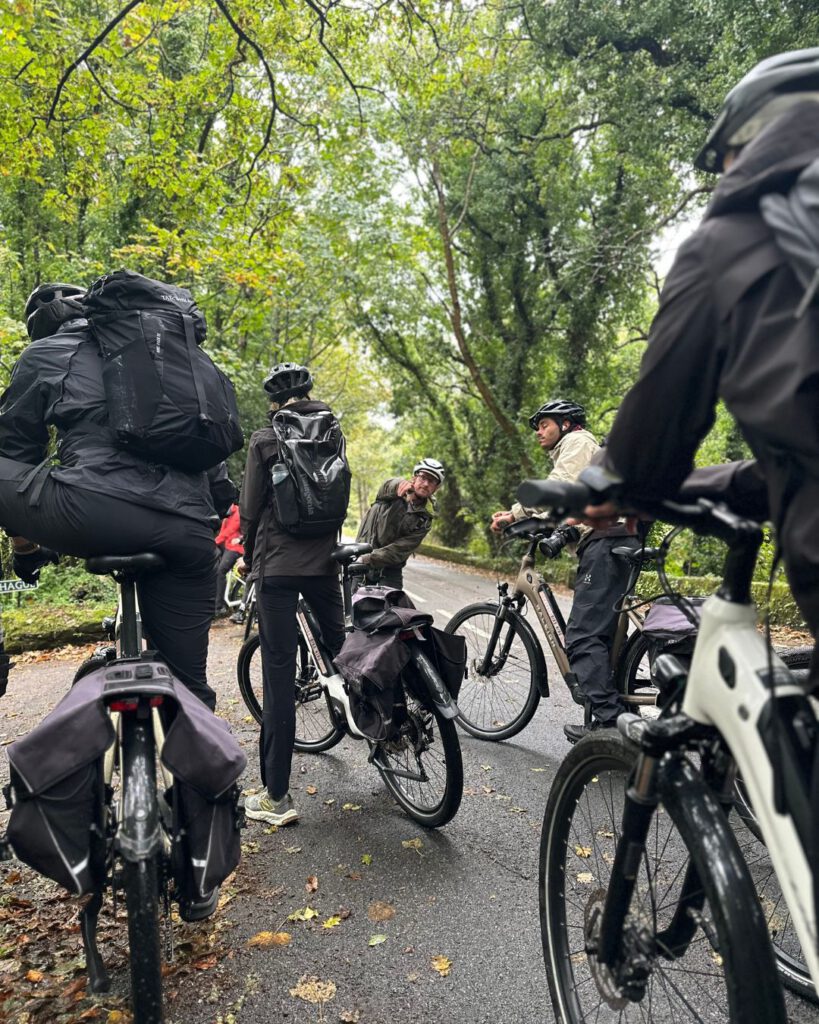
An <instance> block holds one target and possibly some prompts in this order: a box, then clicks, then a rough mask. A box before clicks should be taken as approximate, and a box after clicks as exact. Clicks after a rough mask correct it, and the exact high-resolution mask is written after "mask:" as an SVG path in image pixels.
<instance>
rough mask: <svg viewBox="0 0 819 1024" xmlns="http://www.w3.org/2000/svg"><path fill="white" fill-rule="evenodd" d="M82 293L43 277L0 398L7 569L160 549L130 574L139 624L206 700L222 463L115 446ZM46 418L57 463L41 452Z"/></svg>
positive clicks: (225, 484)
mask: <svg viewBox="0 0 819 1024" xmlns="http://www.w3.org/2000/svg"><path fill="white" fill-rule="evenodd" d="M84 294H85V289H84V288H81V287H79V286H77V285H71V284H43V285H40V286H39V287H37V288H35V289H34V291H33V292H32V293H31V295H30V296H29V299H28V301H27V303H26V307H25V317H26V328H27V330H28V334H29V337H30V338H31V344H30V345H29V346H28V348H26V349H25V351H24V352H23V354H22V355H21V357H20V359H19V361H18V362H17V365H16V366H15V368H14V372H13V374H12V378H11V382H10V384H9V386H8V388H7V389H6V391H5V392H4V394H3V395H2V396H0V526H2V528H3V529H4V530H5V531H6V533H7V534H9V535H10V536H11V537H12V542H13V546H14V571H15V572H16V573H17V575H18V576H20V578H21V579H24V580H27V581H33V580H35V579H36V578H37V576H38V575H39V572H40V569H41V567H42V566H43V565H44V564H46V563H47V562H49V561H55V560H56V555H55V554H54V550H52V549H56V550H57V551H60V552H62V553H64V554H68V555H77V556H79V557H82V558H87V557H89V556H91V555H113V554H118V555H123V554H130V553H135V552H139V551H155V552H156V553H157V554H159V555H162V557H163V558H164V559H165V562H166V567H165V568H164V569H163V570H162V571H160V572H155V573H151V574H148V575H146V576H144V577H142V578H141V579H140V581H139V598H140V605H141V610H142V616H143V621H144V625H145V629H146V632H147V633H148V634H149V635H150V637H151V642H152V644H153V645H154V646H155V648H156V649H157V650H158V651H159V653H160V655H161V656H162V658H163V659H164V660H165V661H166V662H167V664H168V666H169V667H170V669H171V671H172V672H173V674H174V675H175V676H176V677H177V678H178V679H180V680H181V681H182V682H183V683H184V684H185V685H186V686H187V687H188V688H189V689H190V690H191V691H192V692H193V693H195V694H196V695H197V697H199V698H200V699H201V700H202V701H204V703H205V704H207V705H208V707H210V708H211V709H212V708H213V707H215V704H216V694H215V693H214V691H213V690H212V689H211V688H210V686H208V683H207V674H206V669H207V654H208V630H209V629H210V623H211V619H212V617H213V588H214V575H215V566H214V558H213V531H214V526H215V525H217V524H218V520H219V514H224V513H225V512H226V511H227V509H228V508H229V506H230V503H231V502H232V501H233V500H234V498H235V496H236V489H235V488H234V486H233V484H232V483H231V482H230V479H229V478H228V475H227V470H226V468H225V466H224V464H221V465H220V466H219V467H217V468H216V469H215V470H212V471H211V472H210V473H208V474H206V473H204V472H202V473H185V472H182V471H181V470H178V469H173V468H170V467H168V466H160V465H153V464H151V463H148V462H146V461H145V460H144V459H141V458H139V457H138V456H136V455H132V454H130V453H129V452H126V451H123V450H122V449H121V448H119V447H118V446H117V444H116V439H115V437H114V436H113V434H112V432H111V430H110V429H109V427H108V425H107V424H108V414H107V406H106V399H105V392H104V388H103V381H102V360H101V359H100V352H99V347H98V346H97V344H96V342H95V341H94V339H93V338H92V337H91V334H90V332H89V330H88V323H87V321H86V320H85V319H84V318H83V314H82V307H81V304H80V299H81V298H82V296H83V295H84ZM51 427H53V428H54V429H55V431H56V435H57V456H58V460H59V465H57V466H52V465H51V464H50V458H49V455H48V448H49V428H51Z"/></svg>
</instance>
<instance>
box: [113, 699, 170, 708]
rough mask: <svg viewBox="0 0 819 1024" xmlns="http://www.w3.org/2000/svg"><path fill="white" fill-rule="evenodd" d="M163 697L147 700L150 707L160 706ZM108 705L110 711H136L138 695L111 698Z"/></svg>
mask: <svg viewBox="0 0 819 1024" xmlns="http://www.w3.org/2000/svg"><path fill="white" fill-rule="evenodd" d="M164 700H165V698H164V697H151V699H150V701H149V702H148V703H149V704H150V706H151V707H152V708H158V707H161V705H162V703H163V701H164ZM108 707H109V708H110V709H111V710H112V711H136V709H137V708H138V707H139V697H123V698H122V699H121V700H112V701H111V703H110V704H109V705H108Z"/></svg>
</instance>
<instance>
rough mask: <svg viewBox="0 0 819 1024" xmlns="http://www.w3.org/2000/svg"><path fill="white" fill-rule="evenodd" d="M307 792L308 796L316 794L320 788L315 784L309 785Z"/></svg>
mask: <svg viewBox="0 0 819 1024" xmlns="http://www.w3.org/2000/svg"><path fill="white" fill-rule="evenodd" d="M305 792H306V793H307V795H308V796H315V795H316V793H318V790H317V789H316V787H315V786H308V787H307V789H306V790H305Z"/></svg>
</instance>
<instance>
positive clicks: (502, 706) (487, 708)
mask: <svg viewBox="0 0 819 1024" xmlns="http://www.w3.org/2000/svg"><path fill="white" fill-rule="evenodd" d="M497 610H498V606H497V605H496V604H493V603H491V602H485V603H480V604H471V605H467V607H466V608H462V609H461V610H460V611H459V612H456V613H455V615H453V616H452V618H451V619H450V620H449V622H448V623H447V624H446V626H445V627H444V629H445V632H447V633H457V634H458V635H459V636H462V637H463V638H464V640H465V641H466V673H465V675H464V681H463V683H462V684H461V690H460V693H459V694H458V710H459V712H460V714H459V716H458V724H459V725H460V726H461V727H462V728H463V729H465V730H466V731H467V732H468V733H470V734H471V735H472V736H475V737H477V739H479V740H495V741H499V740H507V739H509V738H510V737H511V736H515V735H517V734H518V733H519V732H520V731H521V729H524V728H525V727H526V726H527V725H528V724H529V722H531V720H532V716H533V715H534V713H535V711H536V710H537V706H538V702H539V701H540V689H539V684H540V681H541V680H540V677H541V675H542V676H544V677H545V674H546V666H545V662H544V661H543V655H542V653H541V652H540V651H539V650H538V648H537V641H536V640H535V639H534V638H533V636H532V635H531V632H530V630H529V629H527V628H526V626H525V625H524V624H523V623H522V621H521V619H520V617H519V616H518V615H517V613H516V612H514V611H513V610H512V609H508V610H507V616H508V618H507V619H506V621H505V622H504V623H503V624H502V626H501V630H500V634H499V636H498V638H497V640H496V642H495V645H494V649H493V651H492V656H491V658H490V659H489V666H488V668H487V670H486V671H484V672H481V671H480V669H481V668H482V666H483V663H484V660H485V658H486V651H487V646H488V644H489V643H490V640H491V637H492V633H493V630H494V628H495V623H496V621H497Z"/></svg>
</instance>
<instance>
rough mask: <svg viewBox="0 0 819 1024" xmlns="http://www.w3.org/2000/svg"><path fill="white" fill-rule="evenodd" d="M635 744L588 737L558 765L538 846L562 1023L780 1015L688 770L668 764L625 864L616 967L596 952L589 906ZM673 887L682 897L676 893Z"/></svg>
mask: <svg viewBox="0 0 819 1024" xmlns="http://www.w3.org/2000/svg"><path fill="white" fill-rule="evenodd" d="M636 759H637V751H636V749H635V748H634V747H633V746H631V745H630V744H628V743H627V742H626V741H625V740H624V739H623V738H622V737H621V736H620V735H619V734H618V733H616V732H609V731H606V732H604V733H603V734H600V735H592V736H590V737H588V738H586V739H584V740H582V741H581V742H580V743H578V744H577V746H576V747H574V748H573V750H572V751H571V752H570V753H569V755H568V757H567V758H566V759H565V761H564V762H563V763H562V764H561V766H560V768H559V770H558V773H557V776H556V777H555V781H554V783H553V785H552V789H551V792H550V795H549V801H548V804H547V807H546V813H545V817H544V822H543V832H542V836H541V847H540V884H539V888H540V916H541V930H542V938H543V952H544V959H545V963H546V973H547V977H548V981H549V989H550V992H551V996H552V1002H553V1005H554V1010H555V1015H556V1017H557V1020H558V1021H559V1022H561V1024H579V1022H580V1021H591V1020H593V1021H596V1022H599V1024H604V1022H614V1021H617V1022H618V1024H620V1022H628V1021H634V1022H637V1021H639V1022H645V1021H661V1020H662V1021H674V1022H675V1024H682V1022H684V1021H703V1020H708V1021H709V1022H714V1024H716V1022H731V1024H774V1022H780V1021H785V1019H786V1017H785V1010H784V1003H783V1000H782V992H781V989H780V987H779V985H778V984H777V977H776V968H775V964H774V959H773V955H772V952H771V947H770V943H769V941H768V936H767V931H766V929H765V923H764V920H763V918H762V915H761V913H760V911H759V905H758V903H757V901H756V899H755V895H754V889H753V884H752V882H751V880H750V878H749V877H748V874H747V870H746V869H745V867H744V864H743V862H742V858H741V856H740V855H739V851H738V850H737V848H736V844H735V843H734V842H733V839H732V836H731V832H730V829H729V827H728V824H727V822H726V820H725V816H724V813H723V811H722V808H721V807H720V805H719V803H718V802H717V800H716V798H715V797H714V796H713V794H712V793H711V792H710V790H708V789H707V788H706V787H705V786H704V784H703V783H702V782H701V780H700V779H699V777H698V776H697V774H696V773H695V771H694V769H693V768H692V767H691V766H690V765H689V764H688V763H687V762H684V761H682V760H681V759H680V761H679V762H677V761H675V762H674V768H669V769H668V770H669V772H672V771H673V772H674V774H673V775H669V782H668V784H666V785H664V786H663V796H664V800H665V803H664V804H663V805H661V806H659V807H658V808H657V810H656V811H655V812H654V814H653V817H652V821H651V825H650V829H649V833H648V837H647V842H646V844H645V846H644V848H643V851H642V854H641V856H640V858H639V861H637V862H636V863H634V867H635V869H636V872H637V875H636V877H637V881H636V885H635V888H634V892H633V895H632V897H631V901H630V903H629V907H628V910H627V914H626V918H625V923H624V927H623V930H622V934H621V938H620V945H619V949H618V958H617V959H618V962H617V964H616V965H615V966H606V965H603V964H602V963H601V962H600V961H599V960H597V958H596V955H595V953H596V943H597V939H598V936H599V925H600V915H601V914H602V910H603V906H604V904H605V900H606V896H607V893H608V891H609V889H610V887H611V886H612V885H613V884H615V883H616V881H617V879H616V878H615V877H614V876H613V870H612V869H613V863H614V857H615V850H616V844H617V840H618V838H619V836H620V832H621V825H622V815H623V807H624V799H625V792H626V788H627V787H628V785H629V784H630V777H631V773H632V771H633V768H634V765H635V763H636ZM683 897H684V898H683Z"/></svg>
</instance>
